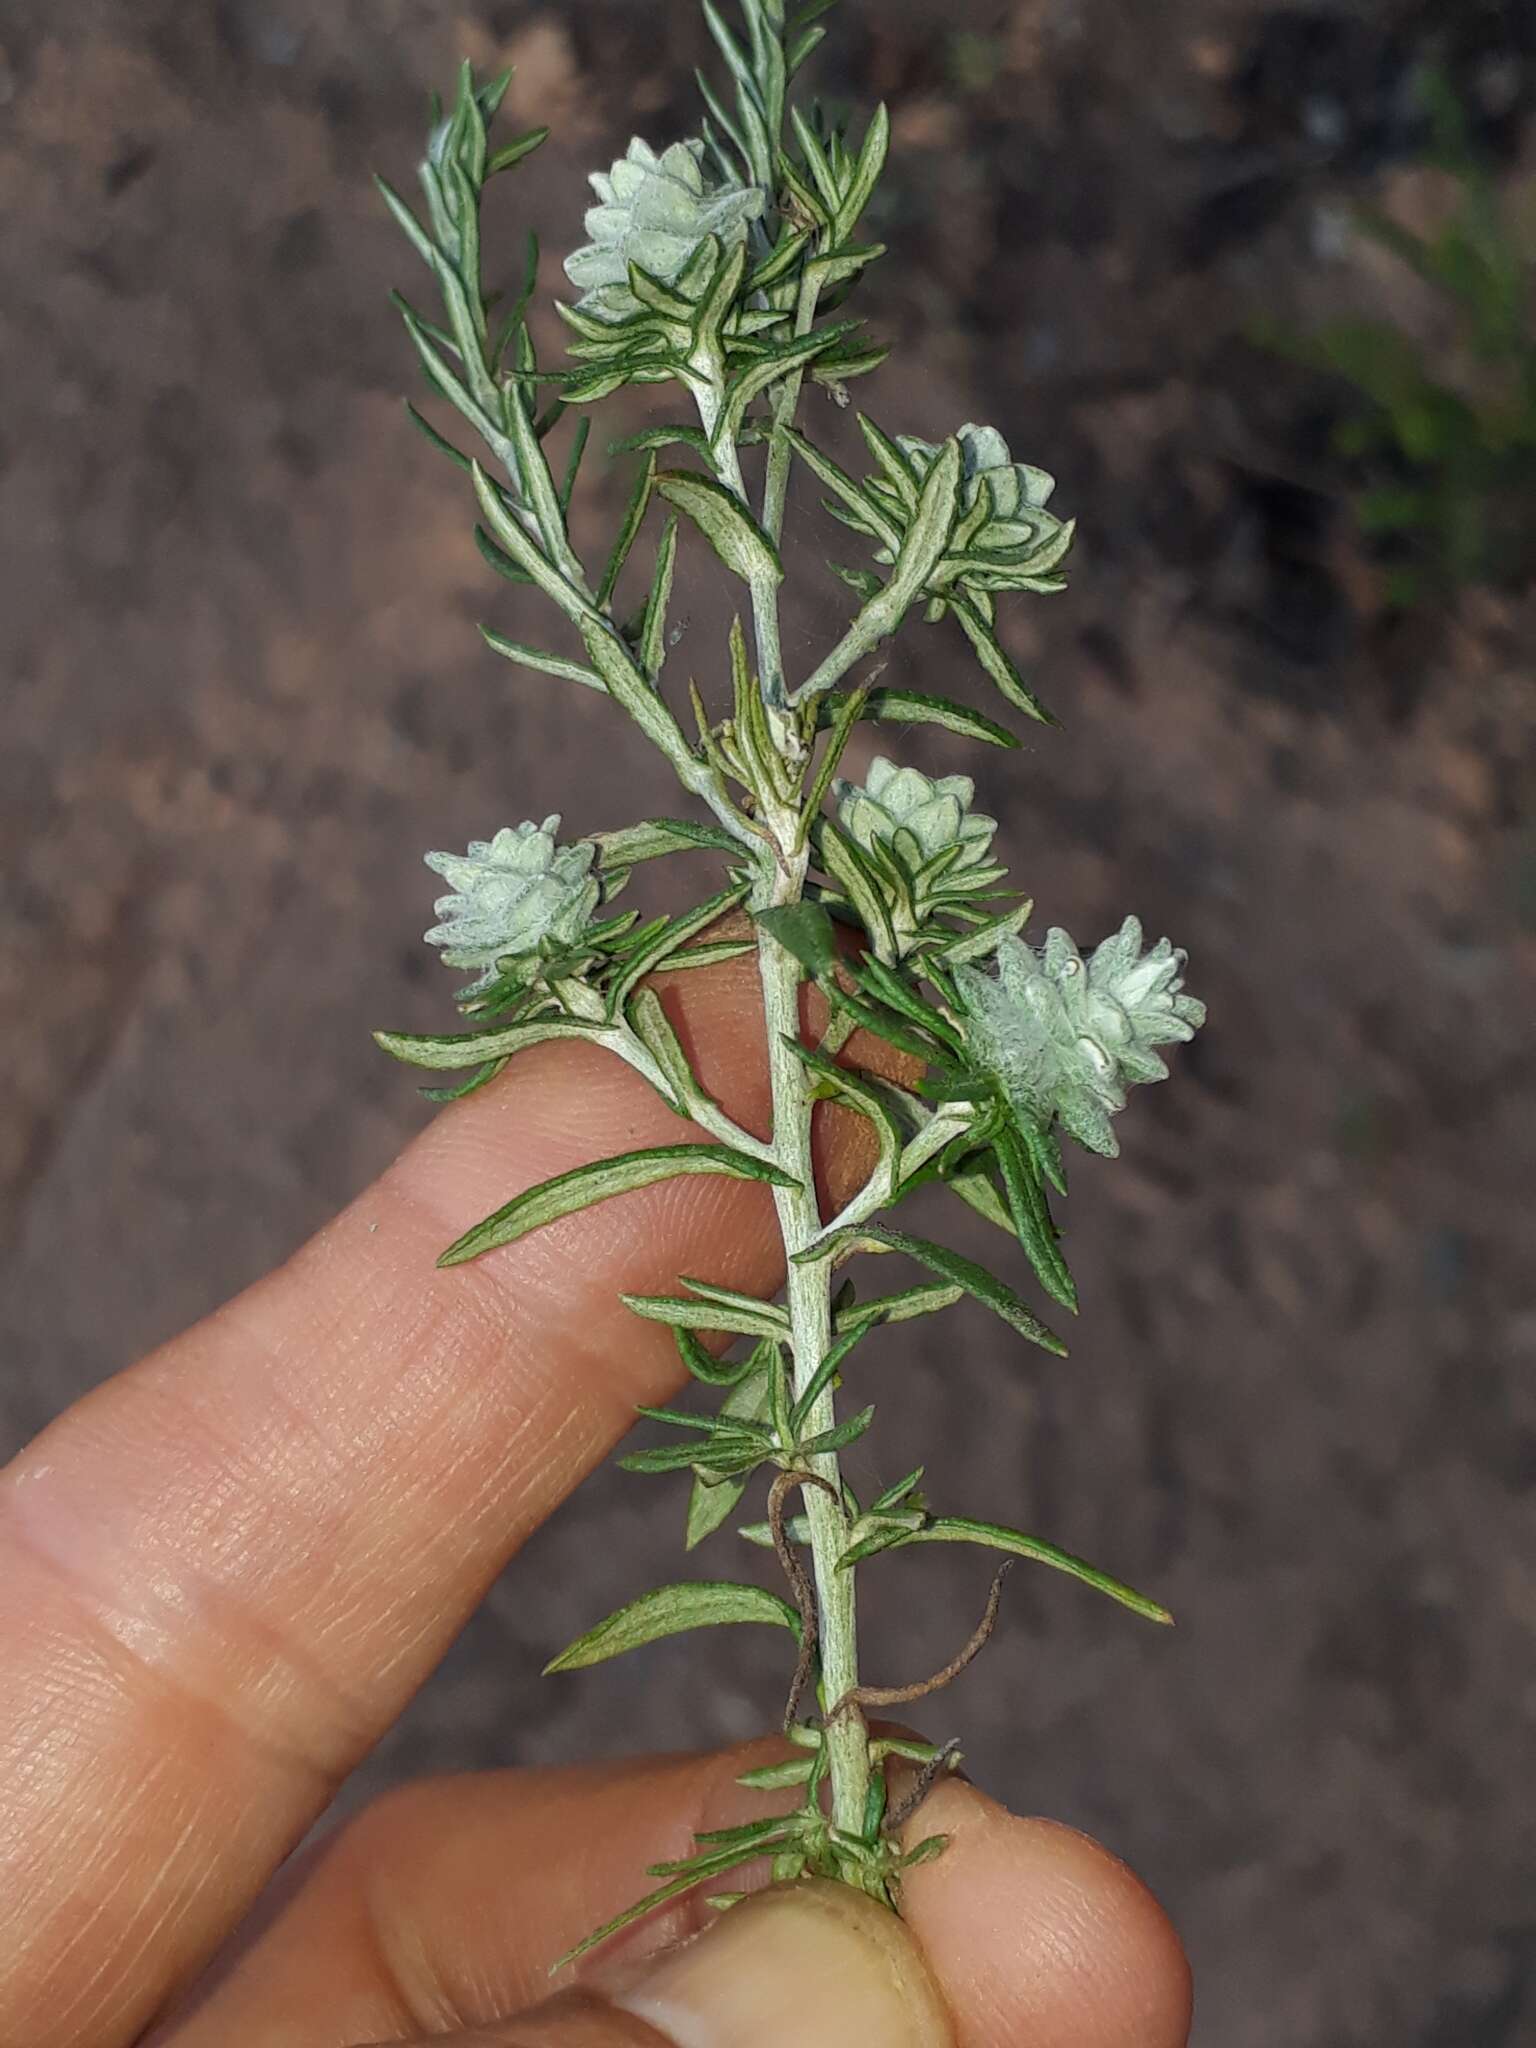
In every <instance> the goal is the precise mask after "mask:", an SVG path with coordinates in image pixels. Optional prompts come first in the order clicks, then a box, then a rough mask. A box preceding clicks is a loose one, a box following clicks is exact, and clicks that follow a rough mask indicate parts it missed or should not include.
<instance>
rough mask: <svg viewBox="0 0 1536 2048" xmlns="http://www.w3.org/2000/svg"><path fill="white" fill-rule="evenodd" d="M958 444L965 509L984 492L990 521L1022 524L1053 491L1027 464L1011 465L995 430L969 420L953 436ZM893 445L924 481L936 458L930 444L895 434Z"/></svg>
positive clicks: (1050, 480) (1046, 479) (1044, 476)
mask: <svg viewBox="0 0 1536 2048" xmlns="http://www.w3.org/2000/svg"><path fill="white" fill-rule="evenodd" d="M955 438H956V440H958V441H959V443H960V461H961V477H962V483H961V496H962V502H963V503H964V505H965V507H966V509H967V510H969V509H970V507H971V506H973V505H974V504H975V503H976V501H977V499H978V498H979V497H980V495H981V493H982V492H983V491H985V492H986V493H987V495H988V497H989V498H990V499H991V501H992V516H993V517H994V518H995V519H1005V520H1019V519H1024V520H1027V519H1028V517H1029V514H1030V513H1031V512H1040V511H1042V510H1043V509H1044V507H1045V505H1046V504H1047V503H1048V501H1049V499H1050V495H1051V493H1052V491H1054V490H1055V488H1056V479H1055V478H1054V477H1053V476H1049V475H1047V473H1046V472H1045V471H1044V470H1043V469H1036V468H1035V467H1034V465H1033V464H1032V463H1029V462H1015V461H1014V459H1013V457H1012V455H1011V454H1010V453H1009V452H1008V443H1007V442H1006V441H1005V440H1004V439H1003V437H1002V435H1001V434H1000V433H999V432H998V431H997V428H996V427H978V426H977V425H976V423H975V422H974V421H973V420H968V421H967V422H966V424H965V425H964V426H963V427H961V428H960V430H959V432H958V433H957V434H956V436H955ZM897 442H898V445H899V446H900V448H901V451H902V453H903V454H904V455H906V456H907V458H908V459H909V460H910V461H911V463H912V464H913V466H914V468H915V469H916V470H917V472H918V475H919V476H920V477H925V476H926V475H927V474H928V471H929V469H930V468H931V467H932V465H933V463H934V460H935V459H936V457H937V455H938V452H939V451H938V448H937V447H936V446H935V445H934V443H933V442H932V441H920V440H919V439H918V438H917V436H916V435H915V434H899V435H898V436H897Z"/></svg>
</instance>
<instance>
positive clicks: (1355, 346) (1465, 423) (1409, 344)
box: [1260, 74, 1536, 610]
mask: <svg viewBox="0 0 1536 2048" xmlns="http://www.w3.org/2000/svg"><path fill="white" fill-rule="evenodd" d="M1424 96H1425V101H1426V104H1427V108H1428V111H1429V114H1430V117H1431V124H1432V139H1431V147H1430V151H1429V159H1430V161H1431V162H1432V163H1434V164H1435V165H1437V166H1438V167H1439V168H1441V169H1443V170H1445V171H1447V172H1448V173H1449V174H1450V175H1451V176H1452V177H1453V178H1454V179H1455V181H1456V203H1455V205H1454V207H1453V209H1452V211H1451V213H1450V215H1449V217H1448V219H1447V220H1446V222H1445V224H1444V226H1443V227H1441V228H1440V229H1439V230H1438V231H1437V232H1435V233H1433V234H1430V235H1419V234H1416V233H1415V232H1414V231H1413V230H1412V229H1410V228H1407V227H1405V226H1403V225H1402V224H1401V223H1400V222H1398V221H1396V220H1392V219H1390V218H1388V217H1387V216H1386V215H1384V214H1382V213H1379V212H1370V211H1367V212H1362V213H1361V214H1359V215H1358V216H1357V221H1358V225H1359V226H1360V227H1361V229H1362V230H1363V231H1364V232H1365V233H1367V234H1369V235H1370V236H1371V237H1372V238H1373V239H1374V240H1375V241H1377V242H1378V243H1380V244H1381V245H1382V247H1384V248H1386V249H1388V250H1390V251H1391V253H1392V254H1393V255H1394V256H1396V257H1398V258H1399V259H1400V260H1401V261H1402V262H1404V263H1405V264H1407V265H1408V266H1409V267H1410V269H1412V270H1413V271H1414V272H1416V273H1417V275H1418V276H1419V277H1421V278H1423V279H1424V280H1425V281H1426V283H1428V284H1430V285H1432V286H1433V287H1434V288H1435V289H1436V291H1437V292H1438V293H1440V294H1441V295H1442V296H1443V298H1444V299H1445V300H1446V301H1447V302H1448V303H1449V305H1450V307H1451V308H1452V310H1453V313H1454V316H1455V322H1456V329H1457V344H1456V346H1455V348H1454V350H1452V351H1451V352H1450V353H1451V355H1452V356H1453V357H1454V358H1459V359H1460V362H1459V363H1458V364H1457V369H1456V374H1455V381H1454V382H1452V381H1448V380H1447V379H1446V378H1445V377H1443V376H1441V375H1438V374H1437V369H1438V368H1439V367H1441V366H1440V365H1439V364H1438V363H1436V362H1431V360H1430V359H1429V356H1428V354H1427V351H1426V348H1425V345H1424V343H1423V342H1421V341H1420V340H1419V339H1417V338H1416V337H1415V336H1413V335H1411V334H1409V333H1406V332H1404V331H1403V330H1402V329H1400V328H1398V327H1396V326H1394V325H1392V324H1391V323H1390V322H1389V321H1386V320H1373V319H1367V318H1360V319H1349V320H1339V321H1335V322H1333V323H1331V324H1330V325H1329V326H1327V327H1324V328H1322V329H1320V330H1319V331H1318V332H1317V333H1315V334H1297V333H1294V332H1288V331H1286V330H1285V329H1283V328H1281V327H1278V326H1272V325H1271V326H1266V328H1265V329H1264V331H1263V333H1262V335H1261V337H1260V338H1261V340H1262V341H1263V343H1264V345H1266V346H1267V347H1269V348H1271V349H1273V350H1275V351H1277V352H1278V353H1280V354H1283V355H1285V356H1287V357H1289V358H1290V359H1291V360H1292V361H1296V362H1300V363H1304V364H1306V365H1308V366H1309V367H1311V368H1313V369H1317V370H1321V371H1325V372H1327V373H1329V374H1331V375H1333V376H1335V377H1337V378H1341V379H1343V381H1344V383H1345V384H1346V385H1347V386H1348V387H1349V390H1350V394H1351V396H1350V401H1349V403H1348V404H1347V406H1346V409H1345V410H1344V412H1343V414H1342V416H1341V417H1340V419H1339V421H1338V423H1337V425H1336V427H1335V429H1334V445H1335V448H1336V449H1337V451H1338V453H1339V454H1340V455H1341V456H1343V457H1344V458H1345V459H1346V461H1347V462H1348V463H1349V465H1350V469H1351V473H1352V474H1353V476H1354V477H1355V478H1356V479H1357V486H1356V489H1355V493H1354V505H1355V512H1356V516H1357V518H1358V520H1359V522H1360V525H1361V527H1362V529H1363V531H1364V532H1365V534H1366V535H1367V536H1368V537H1369V538H1370V540H1371V542H1372V544H1373V546H1374V547H1375V549H1376V550H1377V552H1378V553H1379V554H1380V556H1381V558H1382V560H1383V561H1384V563H1385V564H1386V572H1387V584H1386V595H1387V600H1388V603H1389V605H1390V606H1391V607H1393V608H1394V609H1397V610H1411V609H1414V608H1416V607H1418V606H1420V605H1423V604H1425V603H1430V602H1434V601H1436V600H1438V599H1440V598H1443V597H1445V596H1447V595H1448V594H1452V593H1454V592H1455V591H1456V590H1457V589H1459V588H1462V587H1464V586H1466V585H1471V584H1482V585H1490V586H1493V587H1495V588H1504V589H1508V588H1513V587H1516V586H1518V585H1521V584H1523V583H1526V582H1528V581H1530V580H1531V578H1532V576H1533V574H1536V340H1533V338H1532V289H1531V287H1532V277H1533V259H1536V247H1532V246H1531V244H1530V235H1529V229H1528V227H1526V228H1522V225H1521V224H1520V223H1518V222H1517V221H1516V220H1515V219H1514V218H1513V217H1512V215H1511V211H1510V209H1509V208H1508V207H1506V205H1505V204H1504V203H1503V202H1502V200H1501V196H1500V193H1499V189H1498V186H1497V184H1496V182H1495V178H1494V175H1493V172H1492V170H1491V168H1490V166H1489V165H1488V164H1487V163H1486V162H1485V160H1484V159H1483V157H1482V156H1481V154H1480V153H1479V151H1478V150H1477V148H1476V146H1475V144H1474V142H1473V139H1472V136H1471V133H1470V129H1469V125H1468V122H1467V119H1466V115H1465V113H1464V111H1463V109H1462V107H1461V105H1460V103H1459V102H1458V101H1457V99H1456V97H1455V94H1454V93H1453V91H1452V89H1451V87H1450V85H1449V84H1448V82H1447V81H1446V80H1445V79H1444V78H1443V77H1441V76H1439V75H1438V74H1431V75H1430V76H1429V77H1427V78H1426V80H1425V84H1424Z"/></svg>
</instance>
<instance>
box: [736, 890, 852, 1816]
mask: <svg viewBox="0 0 1536 2048" xmlns="http://www.w3.org/2000/svg"><path fill="white" fill-rule="evenodd" d="M803 879H804V861H803V859H802V860H801V861H800V862H799V863H798V865H797V866H795V867H792V868H791V869H790V870H789V871H788V872H787V873H786V872H783V871H782V870H781V872H780V874H779V877H778V880H777V885H776V887H775V890H774V901H775V903H778V904H782V903H793V902H796V901H798V899H799V896H800V889H801V884H802V882H803ZM757 960H758V973H759V976H760V978H761V982H762V990H763V1017H764V1022H765V1023H766V1025H767V1031H768V1070H769V1078H770V1081H771V1084H772V1089H773V1145H774V1156H775V1159H776V1160H777V1162H778V1164H779V1165H780V1166H782V1167H783V1168H784V1169H785V1171H786V1172H788V1173H792V1174H793V1175H794V1176H795V1178H796V1180H797V1182H798V1183H799V1185H798V1186H797V1187H794V1188H776V1189H775V1190H774V1201H775V1205H776V1207H777V1209H778V1217H779V1229H780V1232H781V1234H782V1236H783V1239H784V1251H785V1256H786V1259H787V1261H788V1268H789V1283H788V1290H787V1297H786V1305H787V1307H788V1310H789V1323H790V1340H791V1345H792V1348H793V1355H794V1390H795V1393H796V1395H797V1396H798V1395H799V1393H800V1391H801V1390H802V1388H804V1387H805V1385H806V1384H807V1382H808V1381H809V1380H810V1379H811V1376H812V1375H813V1374H814V1373H815V1371H816V1368H817V1366H818V1365H819V1364H820V1363H821V1361H822V1359H823V1358H824V1357H825V1356H826V1353H827V1351H828V1349H829V1347H830V1345H831V1342H832V1262H831V1260H829V1259H818V1260H816V1261H815V1262H814V1263H813V1264H810V1265H805V1266H797V1265H796V1264H795V1262H794V1255H795V1253H796V1252H798V1251H802V1250H804V1248H805V1247H806V1246H807V1245H808V1244H809V1243H810V1242H811V1240H812V1239H813V1238H814V1237H815V1236H816V1234H817V1232H818V1231H819V1230H820V1228H821V1215H820V1212H819V1210H818V1208H817V1204H816V1177H815V1168H814V1164H813V1161H812V1157H811V1102H810V1098H809V1094H808V1091H807V1087H806V1075H805V1069H804V1068H803V1067H802V1066H801V1064H800V1062H799V1060H798V1059H797V1058H796V1057H795V1054H794V1051H793V1049H792V1041H793V1040H794V1039H795V1038H796V1037H797V1036H798V1034H799V1029H800V979H801V976H800V968H799V966H798V965H797V963H796V962H795V960H794V958H793V957H792V956H791V955H790V954H789V953H787V952H786V951H785V950H784V948H783V947H782V946H781V945H780V944H779V943H778V941H777V940H776V939H774V938H773V937H772V935H771V934H770V933H769V932H767V931H765V930H763V929H762V928H761V927H759V932H758V951H757ZM835 1411H836V1398H835V1396H834V1394H833V1390H832V1388H831V1387H828V1388H827V1389H826V1391H825V1392H824V1393H823V1394H822V1395H821V1396H820V1397H819V1399H818V1400H817V1402H816V1405H815V1407H814V1408H813V1410H812V1411H811V1414H810V1417H809V1419H808V1420H807V1423H806V1433H807V1435H817V1434H819V1433H820V1432H821V1431H822V1430H825V1429H830V1428H831V1427H832V1425H833V1422H834V1421H835V1420H836V1413H835ZM809 1464H810V1468H811V1469H812V1470H813V1471H814V1472H815V1473H816V1475H817V1477H818V1478H821V1479H824V1480H826V1481H827V1483H828V1485H829V1486H831V1487H832V1488H833V1489H834V1492H833V1493H830V1494H829V1493H825V1492H823V1491H822V1489H821V1488H820V1487H819V1486H808V1487H807V1488H806V1489H805V1496H804V1504H805V1513H806V1517H807V1520H808V1522H809V1524H810V1537H811V1562H812V1572H813V1576H814V1578H815V1581H816V1599H817V1607H818V1609H819V1612H820V1620H821V1670H822V1688H823V1697H824V1698H825V1700H826V1701H827V1702H829V1703H830V1702H831V1701H834V1700H838V1699H841V1698H843V1697H844V1695H845V1694H847V1693H849V1692H851V1691H852V1690H853V1688H854V1687H855V1686H856V1685H857V1684H858V1682H859V1653H858V1620H857V1614H856V1609H855V1599H854V1574H853V1573H852V1572H840V1571H839V1570H838V1569H837V1562H838V1559H839V1557H840V1556H841V1555H842V1552H843V1548H844V1545H845V1543H846V1541H847V1523H846V1521H845V1519H844V1515H843V1508H842V1482H841V1479H840V1477H839V1473H838V1460H837V1454H836V1452H835V1451H826V1452H821V1453H820V1454H818V1455H817V1456H816V1457H814V1458H812V1459H811V1460H809ZM825 1740H826V1743H827V1751H828V1760H829V1763H830V1775H831V1785H832V1819H833V1822H834V1823H835V1825H836V1826H838V1827H839V1828H843V1829H846V1830H847V1831H848V1832H849V1833H850V1834H855V1835H861V1834H862V1833H863V1832H864V1813H865V1806H866V1803H867V1800H868V1795H869V1739H868V1734H867V1731H866V1729H865V1725H864V1717H863V1715H862V1714H860V1713H858V1712H857V1711H853V1710H850V1711H848V1712H845V1713H843V1714H840V1715H839V1716H838V1717H837V1719H836V1720H835V1721H832V1722H830V1723H828V1724H827V1727H826V1736H825Z"/></svg>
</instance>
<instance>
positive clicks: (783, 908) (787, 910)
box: [753, 902, 837, 981]
mask: <svg viewBox="0 0 1536 2048" xmlns="http://www.w3.org/2000/svg"><path fill="white" fill-rule="evenodd" d="M753 918H754V921H755V922H756V923H758V924H760V925H761V926H762V927H763V929H764V931H766V932H770V933H771V934H772V935H773V937H774V939H775V940H776V941H777V942H778V944H779V945H781V946H782V947H783V948H784V950H785V952H786V953H789V954H791V955H792V956H793V957H794V958H795V959H796V960H798V961H799V963H800V965H801V966H802V967H803V968H804V969H805V970H806V972H807V973H808V974H809V975H810V976H811V979H812V980H813V981H821V980H822V979H824V978H825V976H827V975H829V974H830V973H831V972H832V970H833V969H834V968H835V967H836V965H837V935H836V933H835V931H834V930H833V926H832V920H831V918H830V917H828V915H827V913H826V912H825V911H824V910H823V909H822V907H821V905H820V904H819V903H808V902H801V903H781V904H779V905H777V906H774V907H770V908H769V909H767V910H758V911H754V912H753Z"/></svg>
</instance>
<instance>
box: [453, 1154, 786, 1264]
mask: <svg viewBox="0 0 1536 2048" xmlns="http://www.w3.org/2000/svg"><path fill="white" fill-rule="evenodd" d="M690 1173H716V1174H726V1175H729V1176H730V1177H731V1178H732V1179H735V1180H761V1181H770V1182H772V1183H773V1184H774V1186H776V1187H794V1186H795V1185H796V1182H795V1181H794V1179H793V1178H792V1176H790V1175H789V1174H787V1173H785V1172H783V1171H782V1169H781V1168H779V1167H777V1166H773V1165H770V1164H769V1163H768V1162H767V1161H765V1160H761V1159H753V1158H751V1157H750V1156H749V1155H748V1154H747V1153H745V1152H736V1151H733V1150H732V1149H731V1148H730V1147H729V1146H727V1145H658V1146H656V1147H654V1148H652V1149H650V1150H647V1151H644V1152H624V1153H620V1154H619V1155H618V1156H617V1157H616V1158H613V1159H599V1160H594V1161H593V1163H592V1164H591V1165H590V1166H578V1167H576V1168H574V1169H573V1170H572V1171H571V1172H570V1173H560V1174H556V1175H555V1177H554V1178H553V1179H552V1180H546V1181H542V1182H541V1183H540V1184H539V1185H538V1186H537V1187H532V1188H528V1189H526V1190H525V1191H524V1192H523V1193H522V1194H520V1195H514V1196H513V1198H512V1200H511V1201H510V1202H507V1203H505V1204H503V1206H502V1207H501V1208H500V1209H498V1210H496V1212H495V1214H494V1215H491V1216H487V1217H486V1218H485V1219H484V1221H483V1222H480V1223H477V1224H476V1225H475V1227H474V1229H473V1230H466V1231H465V1233H464V1235H463V1236H462V1237H460V1238H458V1239H456V1240H455V1242H454V1243H453V1244H451V1245H450V1246H449V1247H448V1249H447V1251H445V1252H444V1253H443V1254H442V1255H441V1257H440V1258H439V1259H438V1262H437V1263H438V1264H439V1265H440V1266H459V1265H462V1264H463V1263H464V1262H465V1260H467V1259H474V1258H478V1257H479V1256H480V1255H481V1253H482V1252H488V1251H494V1250H495V1249H496V1248H497V1247H498V1246H499V1245H504V1244H513V1243H515V1242H516V1241H517V1239H518V1238H520V1237H526V1236H527V1235H528V1233H529V1232H530V1231H533V1230H542V1229H543V1228H544V1227H545V1225H546V1224H550V1223H558V1222H559V1221H560V1220H561V1219H562V1218H563V1217H566V1216H573V1215H575V1214H577V1212H578V1211H580V1210H582V1209H589V1208H591V1207H592V1206H593V1205H594V1204H595V1203H597V1202H606V1201H610V1200H612V1198H613V1197H614V1196H615V1195H625V1194H629V1193H631V1192H633V1191H634V1190H635V1189H637V1188H647V1187H653V1186H654V1185H655V1184H656V1183H657V1182H658V1181H664V1180H674V1179H677V1178H678V1177H679V1176H680V1175H683V1174H690Z"/></svg>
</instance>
